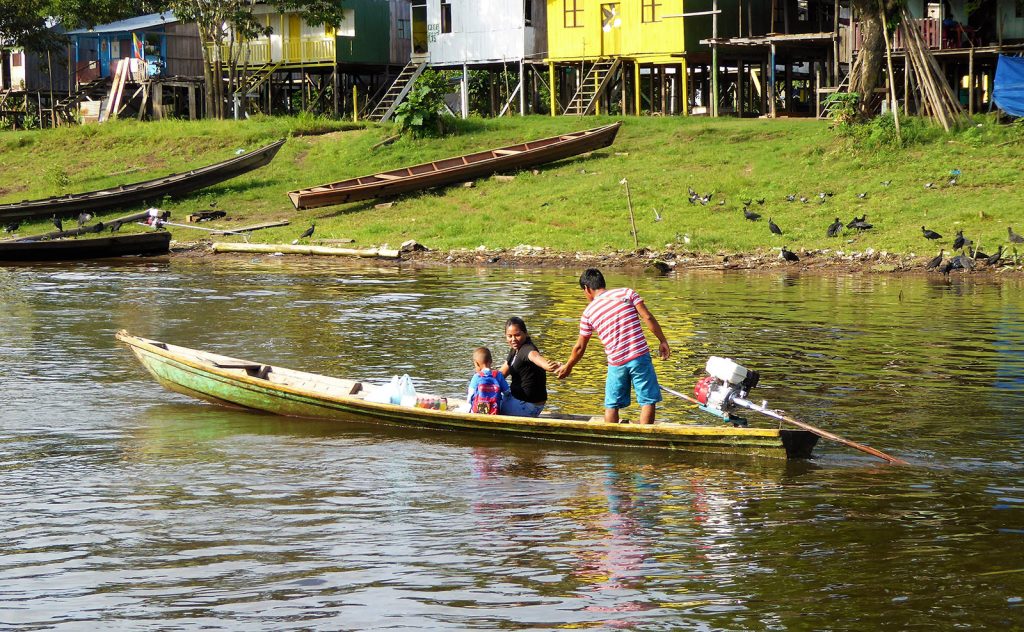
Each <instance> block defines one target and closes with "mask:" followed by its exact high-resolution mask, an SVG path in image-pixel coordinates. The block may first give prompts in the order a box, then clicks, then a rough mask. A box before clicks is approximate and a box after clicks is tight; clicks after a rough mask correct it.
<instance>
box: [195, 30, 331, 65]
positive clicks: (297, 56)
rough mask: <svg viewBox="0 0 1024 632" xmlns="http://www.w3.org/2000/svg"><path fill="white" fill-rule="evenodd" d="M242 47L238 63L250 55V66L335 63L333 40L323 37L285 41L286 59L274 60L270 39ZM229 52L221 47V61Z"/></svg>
mask: <svg viewBox="0 0 1024 632" xmlns="http://www.w3.org/2000/svg"><path fill="white" fill-rule="evenodd" d="M241 46H242V47H243V48H242V51H241V54H240V55H239V56H238V63H240V64H241V63H245V61H246V54H248V61H249V65H250V66H255V65H261V64H269V63H275V62H279V61H283V62H284V63H300V62H319V61H334V39H333V38H331V39H325V38H323V37H314V36H306V37H302V38H299V39H295V38H289V39H285V41H284V47H283V49H284V50H283V53H284V59H274V56H273V55H272V51H271V47H270V40H269V39H257V40H250V41H248V42H244V43H242V44H241ZM210 52H212V51H210V49H209V48H207V59H212V55H210V54H209V53H210ZM229 52H230V51H229V50H228V47H227V46H221V48H220V54H221V59H223V60H227V59H228V54H229Z"/></svg>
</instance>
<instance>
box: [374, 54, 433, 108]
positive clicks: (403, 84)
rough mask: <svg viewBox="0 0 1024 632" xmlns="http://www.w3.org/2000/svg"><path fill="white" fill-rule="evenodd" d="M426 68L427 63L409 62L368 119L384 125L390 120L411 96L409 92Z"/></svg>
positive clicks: (417, 60) (413, 60) (416, 60)
mask: <svg viewBox="0 0 1024 632" xmlns="http://www.w3.org/2000/svg"><path fill="white" fill-rule="evenodd" d="M426 67H427V62H425V61H421V60H419V59H411V60H409V63H408V64H406V65H405V68H403V69H402V72H400V73H398V77H396V78H395V81H394V83H392V84H391V87H390V88H388V90H387V92H385V93H384V96H383V97H381V99H380V101H378V102H377V103H376V104H375V105H374V106H373V109H372V110H370V114H369V115H368V116H367V117H366V118H367V119H369V120H371V121H373V122H375V123H383V122H384V121H387V120H388V119H390V118H391V116H392V115H393V114H394V113H395V108H397V107H398V105H399V104H400V103H401V102H402V100H403V99H405V95H407V94H409V90H411V89H412V86H413V84H415V83H416V80H417V79H418V78H419V76H420V75H422V74H423V71H424V70H425V69H426Z"/></svg>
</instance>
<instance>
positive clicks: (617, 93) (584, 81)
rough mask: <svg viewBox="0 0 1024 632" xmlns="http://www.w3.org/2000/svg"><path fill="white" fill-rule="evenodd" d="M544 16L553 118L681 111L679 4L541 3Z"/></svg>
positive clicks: (621, 0)
mask: <svg viewBox="0 0 1024 632" xmlns="http://www.w3.org/2000/svg"><path fill="white" fill-rule="evenodd" d="M547 12H548V56H547V58H546V60H545V61H547V63H548V72H549V78H550V80H551V82H552V86H554V88H553V89H552V91H551V94H552V96H551V109H552V113H553V114H554V113H556V111H557V112H560V113H564V114H574V115H582V114H589V113H595V112H598V113H599V112H601V111H603V110H605V109H608V108H611V109H612V111H619V112H621V113H627V112H629V111H632V112H633V113H640V112H641V111H648V112H654V111H658V110H660V111H661V112H662V113H665V114H670V113H685V112H686V102H687V101H686V98H685V95H686V90H687V86H686V75H687V72H686V71H687V68H686V57H685V56H684V55H685V54H686V33H685V31H684V24H683V23H684V19H683V17H682V13H683V0H618V1H616V2H609V1H608V0H547ZM570 93H571V94H570Z"/></svg>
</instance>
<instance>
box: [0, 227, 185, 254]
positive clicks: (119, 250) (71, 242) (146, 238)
mask: <svg viewBox="0 0 1024 632" xmlns="http://www.w3.org/2000/svg"><path fill="white" fill-rule="evenodd" d="M170 247H171V234H170V233H168V232H167V231H162V230H161V231H154V232H151V233H138V234H135V235H110V236H109V237H92V238H88V239H54V240H52V241H4V242H0V261H75V260H78V259H105V258H107V257H124V256H127V255H138V256H156V255H165V254H167V253H168V252H169V251H170Z"/></svg>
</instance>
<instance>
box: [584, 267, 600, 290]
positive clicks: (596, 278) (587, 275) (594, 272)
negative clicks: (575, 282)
mask: <svg viewBox="0 0 1024 632" xmlns="http://www.w3.org/2000/svg"><path fill="white" fill-rule="evenodd" d="M580 288H581V289H590V290H603V289H604V275H603V274H601V271H600V270H598V269H597V268H587V269H586V270H584V271H583V274H581V275H580Z"/></svg>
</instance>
